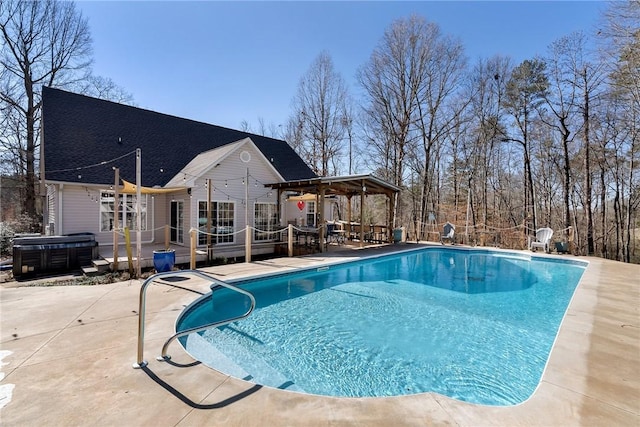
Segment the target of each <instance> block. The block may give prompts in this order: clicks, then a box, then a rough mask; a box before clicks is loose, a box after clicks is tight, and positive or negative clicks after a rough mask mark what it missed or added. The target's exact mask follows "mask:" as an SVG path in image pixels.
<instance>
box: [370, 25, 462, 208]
mask: <svg viewBox="0 0 640 427" xmlns="http://www.w3.org/2000/svg"><path fill="white" fill-rule="evenodd" d="M464 66H465V61H464V58H463V52H462V46H461V45H460V44H459V42H457V41H455V40H453V39H452V38H449V37H446V36H444V35H442V34H441V32H440V29H439V27H438V26H437V25H436V24H434V23H430V22H427V21H426V20H425V19H424V18H422V17H419V16H412V17H410V18H408V19H399V20H397V21H395V22H394V23H393V24H392V25H391V26H390V27H389V28H388V29H387V30H386V31H385V34H384V36H383V38H382V40H381V41H380V43H379V44H378V46H377V47H376V49H375V50H374V52H373V53H372V55H371V57H370V59H369V60H368V61H367V63H366V64H365V65H363V66H362V67H361V68H360V69H359V70H358V73H357V77H358V81H359V83H360V85H361V86H362V88H363V89H364V91H365V106H364V112H365V115H366V117H367V119H366V123H367V125H368V127H369V129H370V130H369V132H371V133H372V136H373V138H374V139H376V140H377V141H378V144H377V145H376V146H375V147H377V148H378V151H377V154H378V158H379V159H382V161H384V162H387V163H388V164H389V166H390V169H389V177H388V179H389V180H390V181H392V182H393V183H394V184H395V185H397V186H399V187H403V186H404V184H405V179H406V177H405V176H404V175H405V169H406V160H407V156H412V157H413V159H414V161H413V164H414V171H415V172H417V173H419V175H420V181H421V183H422V186H421V188H422V191H421V193H422V195H421V202H420V203H419V206H420V210H421V211H422V213H423V214H424V215H426V210H427V209H426V203H427V200H428V197H427V194H428V192H429V190H428V187H430V186H431V183H432V182H433V170H434V159H436V158H437V155H436V154H437V150H436V149H435V148H434V147H435V144H437V143H439V142H440V141H441V140H442V138H443V137H444V134H445V133H446V129H447V127H450V128H451V127H453V126H452V122H451V119H452V118H455V117H456V113H455V111H454V110H451V109H450V110H449V111H447V108H448V107H451V105H447V103H446V101H447V100H448V99H449V97H450V96H451V95H452V94H453V93H454V92H455V91H456V89H457V84H458V81H457V80H458V79H459V77H460V73H461V72H462V71H463V70H464ZM451 113H453V115H451ZM445 117H446V118H445ZM420 142H421V145H422V152H421V153H417V152H416V151H415V148H416V144H419V143H420ZM418 158H420V162H418V161H417V160H418ZM412 191H413V188H412ZM403 205H404V203H403V201H402V200H400V201H399V202H398V203H396V205H395V206H396V210H398V212H396V214H395V216H396V217H402V216H403V212H402V209H403ZM423 214H417V213H416V214H415V215H418V216H419V217H420V218H422V217H423V216H424V215H423Z"/></svg>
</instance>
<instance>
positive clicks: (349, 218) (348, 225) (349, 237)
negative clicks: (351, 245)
mask: <svg viewBox="0 0 640 427" xmlns="http://www.w3.org/2000/svg"><path fill="white" fill-rule="evenodd" d="M351 197H352V196H351V194H348V195H347V239H349V240H351Z"/></svg>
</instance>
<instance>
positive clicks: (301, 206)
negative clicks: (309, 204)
mask: <svg viewBox="0 0 640 427" xmlns="http://www.w3.org/2000/svg"><path fill="white" fill-rule="evenodd" d="M298 209H300V210H302V209H304V201H302V200H300V201H299V202H298Z"/></svg>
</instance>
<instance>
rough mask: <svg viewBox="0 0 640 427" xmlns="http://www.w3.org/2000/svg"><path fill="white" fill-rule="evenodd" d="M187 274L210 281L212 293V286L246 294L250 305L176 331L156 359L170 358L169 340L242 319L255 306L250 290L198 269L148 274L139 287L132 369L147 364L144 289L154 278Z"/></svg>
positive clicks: (184, 288)
mask: <svg viewBox="0 0 640 427" xmlns="http://www.w3.org/2000/svg"><path fill="white" fill-rule="evenodd" d="M189 275H193V276H198V277H200V278H201V279H205V280H208V281H210V282H211V285H210V286H209V287H210V289H211V292H212V294H213V288H214V287H218V286H221V287H224V288H227V289H230V290H232V291H235V292H238V293H241V294H243V295H245V296H247V297H248V298H249V300H250V301H251V305H250V307H249V309H248V310H247V311H246V312H245V313H244V314H242V315H239V316H235V317H233V318H230V319H225V320H220V321H217V322H212V323H209V324H206V325H203V326H197V327H193V328H189V329H185V330H183V331H180V332H176V333H175V334H173V335H172V336H171V337H170V338H169V339H168V340H167V341H166V342H165V343H164V345H163V346H162V354H161V356H158V358H157V360H167V359H170V356H167V355H166V352H167V349H168V347H169V344H171V342H172V341H173V340H175V339H177V338H180V337H182V336H185V335H189V334H192V333H196V332H200V331H204V330H205V329H210V328H215V327H218V326H222V325H226V324H228V323H231V322H235V321H236V320H242V319H244V318H246V317H248V316H249V315H250V314H251V313H252V312H253V310H254V309H255V307H256V299H255V297H254V296H253V294H251V292H248V291H245V290H244V289H241V288H239V287H237V286H233V285H231V284H229V283H226V282H223V281H222V280H219V279H216V278H215V277H212V276H210V275H208V274H206V273H203V272H201V271H198V270H180V271H165V272H162V273H156V274H154V275H153V276H150V277H149V278H148V279H146V280H145V281H144V283H143V284H142V286H141V287H140V300H139V308H138V358H137V361H136V363H134V364H133V368H134V369H139V368H143V367H145V366H147V364H148V363H147V361H145V360H144V320H145V304H146V290H147V287H148V286H149V285H150V284H151V283H153V282H154V281H155V280H156V279H159V278H162V277H165V276H189ZM156 283H157V284H159V285H166V286H170V287H174V288H178V289H183V290H186V291H189V292H194V293H197V294H200V295H204V293H202V292H200V291H197V290H195V289H189V288H186V287H184V286H178V285H174V284H172V283H167V282H156Z"/></svg>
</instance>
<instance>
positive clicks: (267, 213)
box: [253, 203, 278, 242]
mask: <svg viewBox="0 0 640 427" xmlns="http://www.w3.org/2000/svg"><path fill="white" fill-rule="evenodd" d="M254 222H255V224H254V227H255V228H256V230H255V231H254V234H253V239H254V240H255V241H256V242H258V241H265V240H274V239H275V238H276V234H275V233H268V232H269V231H275V230H277V228H278V208H277V206H276V204H275V203H256V204H255V207H254Z"/></svg>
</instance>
